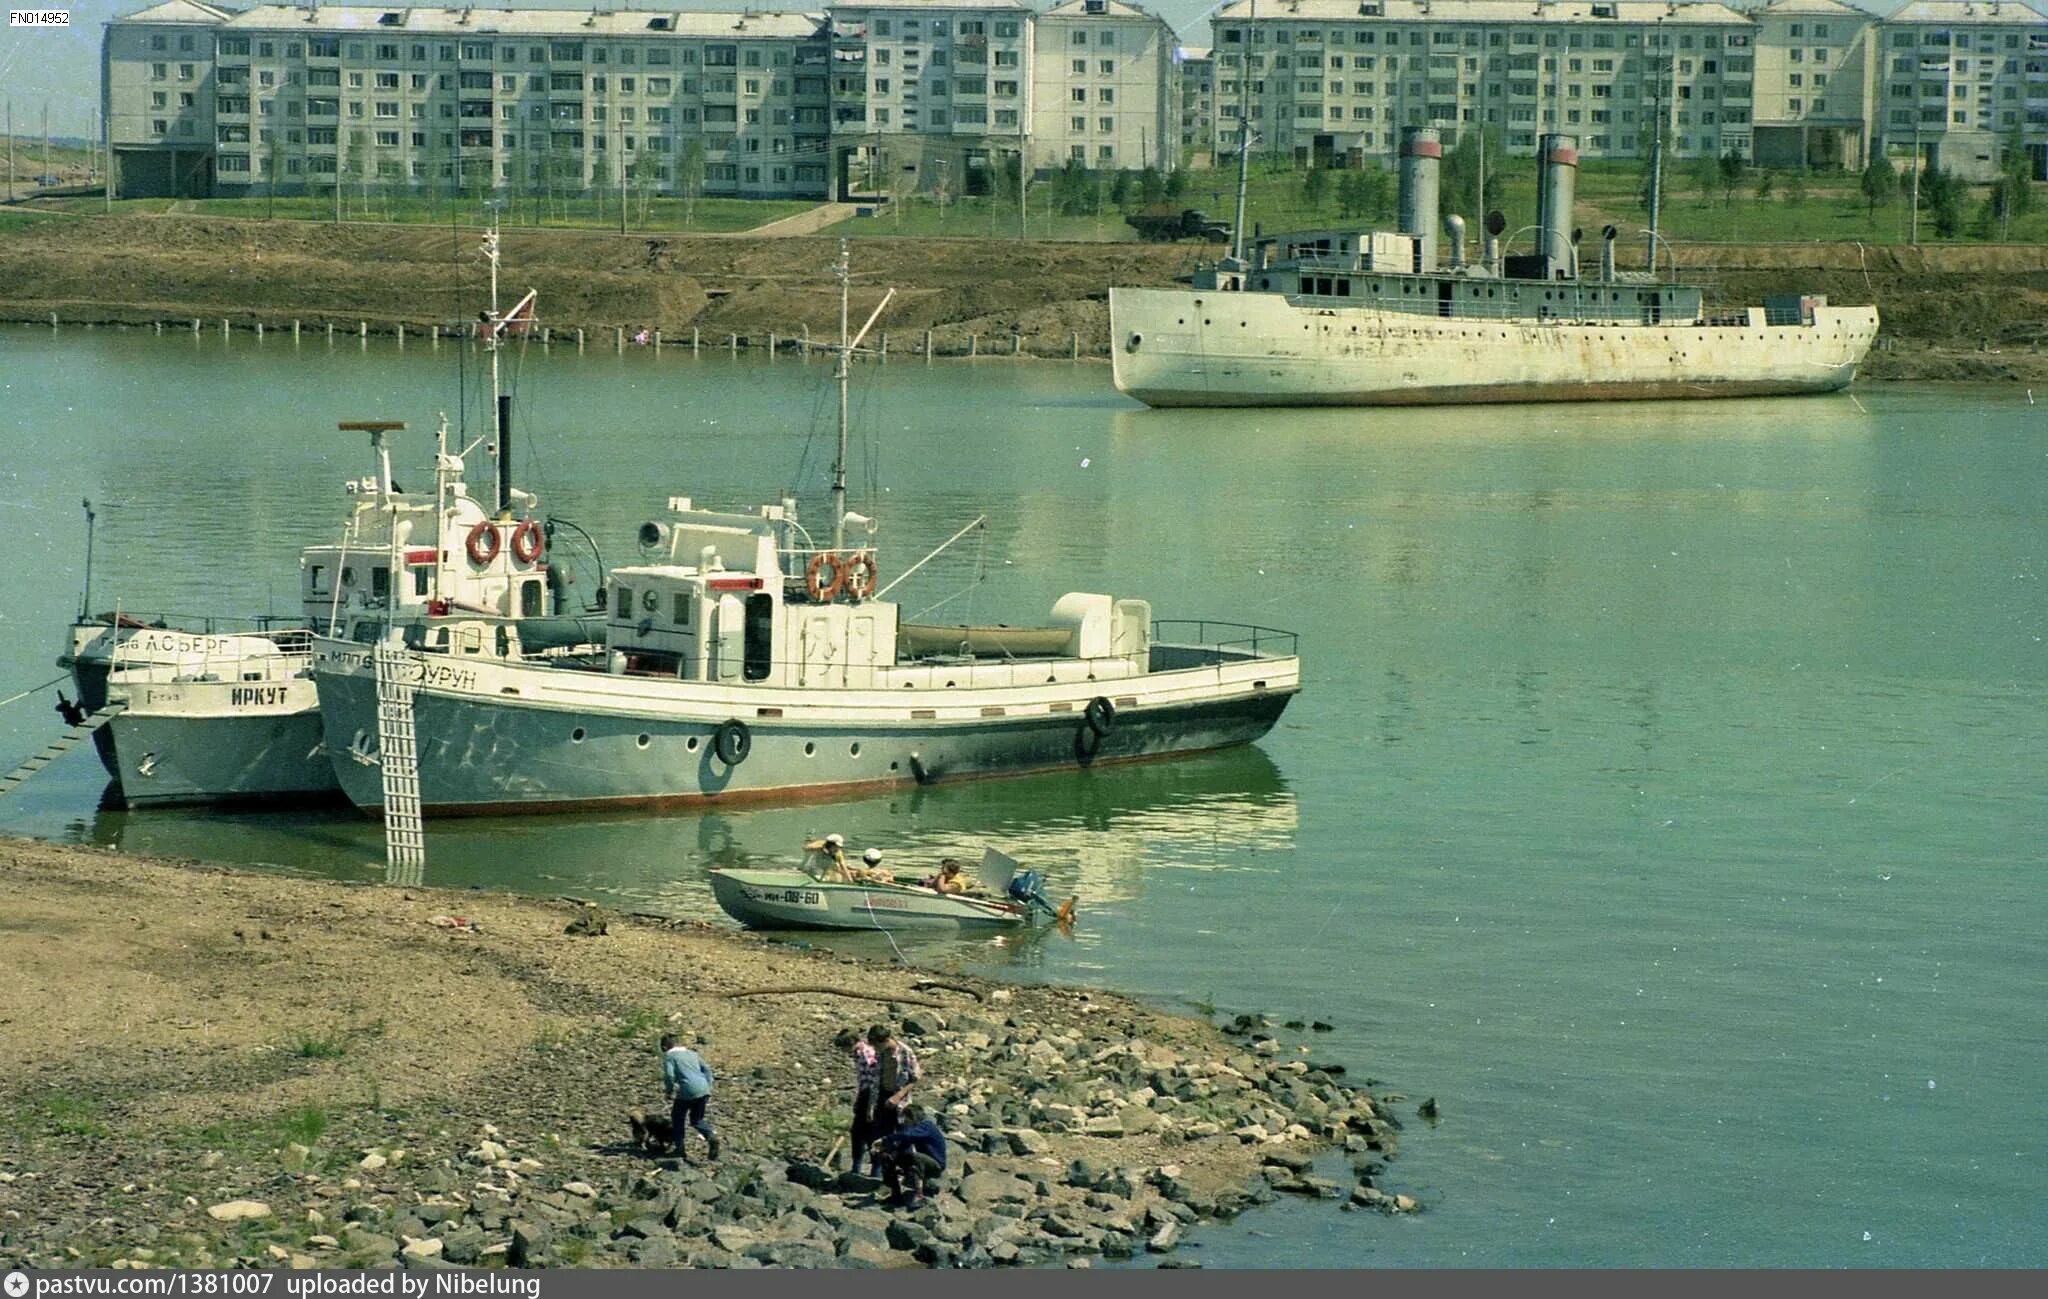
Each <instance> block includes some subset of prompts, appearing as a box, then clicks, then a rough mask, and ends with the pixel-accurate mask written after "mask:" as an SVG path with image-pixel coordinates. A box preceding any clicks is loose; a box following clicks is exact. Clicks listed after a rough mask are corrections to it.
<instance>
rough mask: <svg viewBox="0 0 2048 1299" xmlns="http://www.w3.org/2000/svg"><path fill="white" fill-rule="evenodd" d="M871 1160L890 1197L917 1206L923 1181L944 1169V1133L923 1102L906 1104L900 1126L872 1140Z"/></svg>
mask: <svg viewBox="0 0 2048 1299" xmlns="http://www.w3.org/2000/svg"><path fill="white" fill-rule="evenodd" d="M875 1164H876V1166H877V1167H878V1168H879V1169H880V1171H881V1174H882V1180H884V1181H885V1182H887V1183H888V1184H889V1194H890V1195H891V1196H892V1197H894V1198H896V1199H899V1200H901V1201H902V1202H903V1203H904V1204H906V1205H908V1206H909V1207H910V1208H912V1209H917V1208H921V1207H923V1205H924V1188H925V1183H926V1182H927V1181H929V1180H931V1179H932V1178H935V1177H937V1176H938V1175H939V1174H940V1173H943V1172H945V1171H946V1134H945V1133H944V1132H941V1131H940V1130H939V1125H938V1124H936V1123H934V1122H932V1121H931V1118H930V1117H929V1116H928V1115H926V1113H925V1111H924V1107H923V1106H920V1105H907V1106H905V1107H904V1110H903V1126H902V1127H900V1128H898V1129H896V1130H895V1131H894V1132H891V1133H889V1134H888V1135H887V1136H885V1137H883V1138H882V1139H881V1140H879V1141H877V1142H875Z"/></svg>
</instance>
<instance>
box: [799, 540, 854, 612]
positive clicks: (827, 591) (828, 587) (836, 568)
mask: <svg viewBox="0 0 2048 1299" xmlns="http://www.w3.org/2000/svg"><path fill="white" fill-rule="evenodd" d="M827 570H830V572H831V574H832V580H831V581H829V582H828V581H826V580H825V573H826V571H827ZM845 585H846V561H845V560H844V559H842V558H840V556H839V554H838V552H837V551H831V550H821V551H819V552H818V553H817V554H815V555H813V556H811V566H810V567H809V568H807V569H805V570H804V589H805V590H806V591H808V592H810V596H811V599H813V600H816V601H817V602H818V603H820V604H823V603H825V602H826V601H827V600H830V599H832V598H833V597H834V596H836V595H838V594H839V590H840V588H841V587H843V586H845Z"/></svg>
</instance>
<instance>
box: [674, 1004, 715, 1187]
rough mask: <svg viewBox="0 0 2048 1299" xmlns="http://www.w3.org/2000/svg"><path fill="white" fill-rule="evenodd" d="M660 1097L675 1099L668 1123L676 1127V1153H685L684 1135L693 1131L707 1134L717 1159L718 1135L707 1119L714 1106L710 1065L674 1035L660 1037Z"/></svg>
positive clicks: (709, 1144)
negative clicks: (706, 1112)
mask: <svg viewBox="0 0 2048 1299" xmlns="http://www.w3.org/2000/svg"><path fill="white" fill-rule="evenodd" d="M661 1094H662V1095H664V1096H668V1097H671V1098H672V1107H671V1109H670V1110H669V1122H670V1123H671V1124H673V1125H674V1127H675V1134H676V1154H677V1155H679V1156H681V1155H683V1154H684V1151H683V1134H684V1133H685V1132H686V1131H687V1130H688V1129H690V1128H695V1129H696V1130H697V1131H699V1132H701V1133H703V1134H704V1144H705V1146H706V1147H708V1150H707V1153H708V1154H709V1155H710V1157H711V1158H713V1159H716V1158H718V1134H717V1133H716V1132H713V1131H712V1130H711V1123H710V1121H709V1120H708V1119H706V1118H705V1117H704V1110H705V1108H706V1107H707V1106H709V1105H710V1103H711V1066H710V1065H708V1064H706V1063H705V1062H704V1057H703V1056H701V1055H698V1054H697V1053H696V1052H695V1051H692V1050H691V1049H690V1048H689V1047H686V1046H683V1045H681V1044H679V1043H678V1042H677V1041H676V1035H675V1034H674V1033H664V1034H662V1035H661Z"/></svg>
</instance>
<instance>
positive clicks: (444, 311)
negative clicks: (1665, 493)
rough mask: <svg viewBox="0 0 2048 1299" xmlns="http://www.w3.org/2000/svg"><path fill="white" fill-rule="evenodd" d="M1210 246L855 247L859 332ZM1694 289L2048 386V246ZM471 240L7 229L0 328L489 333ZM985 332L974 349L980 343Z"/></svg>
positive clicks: (1022, 332)
mask: <svg viewBox="0 0 2048 1299" xmlns="http://www.w3.org/2000/svg"><path fill="white" fill-rule="evenodd" d="M1212 251H1213V250H1210V249H1206V248H1202V247H1197V246H1194V245H1188V244H1182V245H1158V244H1136V243H1123V244H1088V243H1074V244H1058V243H1016V242H1011V241H1006V240H974V239H864V240H859V241H856V246H855V248H854V253H853V261H854V266H855V272H856V288H855V292H854V295H853V296H854V302H853V308H854V315H855V318H856V321H858V320H860V319H864V318H865V317H866V314H867V312H868V311H869V310H870V309H871V308H872V307H873V305H874V304H875V303H876V302H877V301H879V299H880V297H881V293H882V291H883V289H884V288H886V287H893V288H895V289H896V300H895V302H894V303H892V304H891V306H890V308H889V311H888V313H887V315H886V317H885V318H884V320H883V321H882V323H881V325H879V326H878V328H879V329H884V330H886V331H888V332H889V333H890V334H891V335H892V339H891V346H892V348H897V349H908V348H912V347H916V346H919V345H921V343H922V336H923V332H924V331H925V330H927V329H929V330H932V331H933V344H934V348H935V350H936V351H938V352H939V353H940V354H963V353H965V352H967V351H968V350H969V348H970V346H972V347H974V348H976V349H977V350H978V351H980V352H981V353H983V354H991V353H1004V354H1006V353H1008V352H1010V351H1011V350H1012V348H1013V346H1017V345H1018V344H1019V343H1021V347H1022V350H1023V351H1024V352H1025V353H1027V354H1031V355H1043V356H1066V355H1068V354H1069V353H1070V350H1072V349H1073V348H1075V347H1076V346H1078V348H1079V350H1080V352H1081V354H1082V355H1086V356H1100V355H1104V354H1106V352H1107V350H1108V346H1109V338H1108V308H1107V302H1106V298H1107V289H1108V286H1110V285H1111V284H1127V285H1165V284H1170V283H1172V282H1173V280H1174V278H1175V277H1176V276H1178V275H1184V274H1186V273H1187V272H1188V271H1189V270H1190V269H1192V268H1193V266H1194V264H1195V261H1196V259H1197V258H1199V257H1202V256H1206V255H1209V254H1210V253H1211V252H1212ZM837 253H838V241H836V240H832V239H821V238H783V239H766V238H756V237H749V236H720V237H705V236H684V235H661V234H652V235H650V234H635V235H630V236H622V235H617V234H609V233H601V232H595V231H528V230H514V231H510V232H507V234H506V236H505V258H504V266H505V285H506V287H507V289H508V291H509V293H508V297H509V296H516V295H517V294H518V293H519V292H523V291H524V289H526V288H529V287H531V288H537V289H539V291H540V295H541V296H540V302H541V308H542V318H543V321H544V323H546V324H548V325H550V326H551V327H553V328H554V329H556V330H558V331H563V330H567V331H573V330H575V329H577V328H582V329H584V330H586V331H588V332H589V333H590V335H591V336H592V341H594V342H595V341H604V340H607V339H609V338H610V336H611V331H613V330H615V329H624V330H626V331H627V332H628V333H635V332H637V331H639V330H641V329H648V330H658V331H660V332H661V333H662V335H663V337H664V339H666V340H668V341H670V342H681V341H685V340H687V339H688V338H689V337H690V336H691V332H692V331H693V330H694V331H697V332H698V333H699V334H700V335H701V336H702V337H703V338H704V339H705V340H706V341H707V343H709V342H721V343H722V342H723V340H724V339H725V338H726V336H727V335H729V334H736V335H738V336H740V337H741V338H743V339H748V340H750V341H751V342H752V344H753V345H755V346H759V345H761V344H762V343H764V342H765V341H766V339H767V337H768V336H769V335H771V334H773V335H775V336H777V337H778V338H779V339H796V338H799V337H801V336H802V335H803V334H804V332H805V331H806V330H808V332H809V335H810V337H812V338H815V339H820V340H825V339H830V338H833V337H835V336H836V335H837V331H838V306H839V304H838V294H837V291H836V289H835V288H834V286H833V282H832V277H831V273H830V269H829V268H830V266H831V264H832V262H833V261H834V259H835V258H836V256H837ZM1686 270H1687V275H1688V276H1691V275H1694V274H1697V275H1699V276H1701V277H1704V278H1706V279H1708V280H1709V281H1710V282H1711V283H1712V284H1713V286H1714V296H1715V297H1716V298H1717V299H1718V300H1720V301H1723V302H1727V303H1731V304H1750V303H1755V302H1758V301H1761V298H1762V295H1764V294H1765V293H1770V292H1789V291H1803V292H1820V293H1826V294H1827V295H1828V296H1829V297H1830V299H1832V300H1834V301H1836V302H1839V303H1866V302H1875V303H1876V304H1877V305H1878V307H1879V309H1880V310H1881V312H1882V313H1883V316H1884V330H1883V333H1882V335H1881V337H1880V340H1879V345H1878V349H1877V350H1876V351H1875V352H1873V353H1872V355H1871V359H1870V362H1869V364H1868V365H1867V366H1866V368H1865V373H1866V374H1867V375H1869V376H1871V377H1876V378H1912V379H1996V378H2012V379H2036V378H2048V356H2044V354H2043V352H2042V350H2041V349H2042V344H2043V343H2044V342H2048V328H2044V326H2043V325H2042V321H2043V320H2044V319H2048V249H2042V248H2035V247H2015V246H1968V245H1964V246H1929V247H1923V248H1917V249H1915V248H1899V247H1884V246H1876V245H1865V244H1856V243H1848V244H1785V245H1758V246H1753V247H1723V248H1713V249H1702V250H1698V251H1697V253H1696V255H1695V256H1692V257H1690V258H1688V266H1687V268H1686ZM483 275H484V272H483V267H482V264H481V261H480V258H479V257H478V255H477V253H476V234H475V232H474V231H465V232H462V233H460V234H457V233H456V232H452V231H449V230H446V229H434V228H427V227H419V226H380V225H347V224H344V225H339V226H330V225H321V224H317V223H310V222H284V221H280V222H265V221H243V220H220V219H199V218H188V217H180V218H150V217H76V218H68V219H63V220H52V221H47V222H42V223H38V224H35V225H32V226H27V227H23V228H20V229H17V230H15V231H12V232H10V233H7V234H4V235H0V317H8V318H13V319H21V320H42V319H45V318H47V317H48V315H49V314H50V313H51V312H53V311H54V312H56V313H57V314H58V315H59V316H60V318H62V319H65V320H76V321H94V322H137V323H144V322H149V321H155V320H185V319H190V318H192V317H199V318H201V319H204V320H205V321H207V322H208V323H209V324H212V323H214V322H218V321H220V320H222V319H227V320H230V321H233V322H235V323H236V324H238V325H253V324H256V323H258V322H262V323H264V324H266V325H268V326H270V327H272V328H276V327H279V326H283V325H288V324H289V322H290V321H292V320H294V319H297V320H300V321H302V322H303V323H304V325H305V326H306V327H308V328H314V329H319V328H324V326H325V325H326V323H327V322H329V321H332V322H335V323H336V324H338V325H339V326H341V327H343V328H347V329H353V328H355V326H356V324H357V322H359V321H362V322H368V324H369V325H370V327H371V328H372V329H373V330H378V331H380V332H381V331H388V330H389V329H390V328H391V327H392V326H393V325H397V324H403V325H405V326H406V327H407V328H408V329H412V330H417V331H424V330H425V329H426V328H427V327H429V326H432V325H441V326H443V327H448V326H451V325H458V324H460V323H461V322H466V321H468V320H471V319H474V317H475V315H476V312H477V309H478V306H479V304H480V303H482V302H483V301H484V299H485V296H486V294H485V289H484V280H483ZM970 338H972V340H973V341H972V342H970Z"/></svg>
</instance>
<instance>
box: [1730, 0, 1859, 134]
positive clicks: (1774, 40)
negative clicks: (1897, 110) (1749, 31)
mask: <svg viewBox="0 0 2048 1299" xmlns="http://www.w3.org/2000/svg"><path fill="white" fill-rule="evenodd" d="M1750 18H1751V20H1752V21H1753V22H1754V23H1755V24H1756V40H1755V42H1754V43H1753V48H1754V50H1755V52H1756V83H1755V84H1756V99H1755V104H1754V108H1753V116H1754V118H1755V127H1756V131H1755V147H1754V149H1753V151H1752V157H1753V158H1754V160H1755V162H1756V164H1757V166H1759V167H1776V168H1797V167H1847V168H1852V169H1860V168H1861V167H1862V166H1863V165H1864V163H1866V162H1867V161H1869V158H1870V144H1871V132H1870V130H1869V122H1870V120H1871V113H1872V111H1873V109H1874V107H1875V101H1874V92H1875V90H1876V86H1877V80H1876V70H1877V68H1876V59H1875V58H1874V57H1873V56H1872V49H1871V47H1872V44H1873V40H1874V35H1875V32H1876V29H1877V17H1876V15H1874V14H1871V13H1869V12H1867V11H1865V10H1862V9H1858V8H1856V7H1855V6H1854V5H1848V4H1843V3H1841V0H1771V3H1769V4H1767V5H1765V6H1763V7H1762V8H1761V9H1755V10H1752V11H1751V12H1750Z"/></svg>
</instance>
